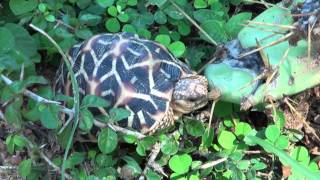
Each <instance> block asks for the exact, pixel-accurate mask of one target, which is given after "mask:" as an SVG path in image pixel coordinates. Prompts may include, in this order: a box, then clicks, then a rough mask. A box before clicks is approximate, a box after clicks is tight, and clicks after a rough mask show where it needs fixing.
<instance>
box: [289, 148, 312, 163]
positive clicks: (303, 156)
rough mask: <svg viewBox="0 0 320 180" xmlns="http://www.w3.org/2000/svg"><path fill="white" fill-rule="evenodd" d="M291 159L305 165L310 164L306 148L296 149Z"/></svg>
mask: <svg viewBox="0 0 320 180" xmlns="http://www.w3.org/2000/svg"><path fill="white" fill-rule="evenodd" d="M291 157H292V158H294V159H295V160H297V161H298V162H301V163H302V164H305V165H308V164H309V162H310V156H309V152H308V150H307V148H305V147H304V146H297V147H295V148H294V149H293V150H292V152H291Z"/></svg>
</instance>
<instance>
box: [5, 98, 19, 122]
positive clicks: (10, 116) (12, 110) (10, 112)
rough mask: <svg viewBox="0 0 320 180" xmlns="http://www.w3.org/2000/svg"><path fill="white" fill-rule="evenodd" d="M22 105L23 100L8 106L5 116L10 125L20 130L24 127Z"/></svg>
mask: <svg viewBox="0 0 320 180" xmlns="http://www.w3.org/2000/svg"><path fill="white" fill-rule="evenodd" d="M21 104H22V101H21V100H19V101H16V102H14V103H12V104H9V105H8V106H7V108H6V111H5V114H4V116H5V118H6V120H7V121H8V122H9V123H10V124H12V125H14V126H15V127H18V128H20V127H21V126H22V117H21V112H20V108H21Z"/></svg>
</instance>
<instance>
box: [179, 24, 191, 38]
mask: <svg viewBox="0 0 320 180" xmlns="http://www.w3.org/2000/svg"><path fill="white" fill-rule="evenodd" d="M178 32H179V33H180V34H181V35H182V36H187V35H189V34H190V32H191V28H190V25H189V24H187V23H184V22H180V23H179V24H178Z"/></svg>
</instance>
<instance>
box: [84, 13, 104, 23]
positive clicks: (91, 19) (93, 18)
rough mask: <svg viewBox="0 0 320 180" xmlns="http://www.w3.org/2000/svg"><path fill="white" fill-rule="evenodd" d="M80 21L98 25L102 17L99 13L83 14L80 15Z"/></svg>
mask: <svg viewBox="0 0 320 180" xmlns="http://www.w3.org/2000/svg"><path fill="white" fill-rule="evenodd" d="M79 21H80V22H81V23H82V24H86V25H88V26H96V25H98V24H99V23H100V21H101V17H100V16H98V15H94V14H90V13H88V14H82V15H81V16H80V17H79Z"/></svg>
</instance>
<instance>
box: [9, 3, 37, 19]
mask: <svg viewBox="0 0 320 180" xmlns="http://www.w3.org/2000/svg"><path fill="white" fill-rule="evenodd" d="M37 5H38V1H37V0H10V2H9V6H10V9H11V11H12V12H13V13H14V14H15V15H16V16H18V15H21V14H24V13H27V12H30V11H32V10H34V9H35V8H37Z"/></svg>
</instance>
